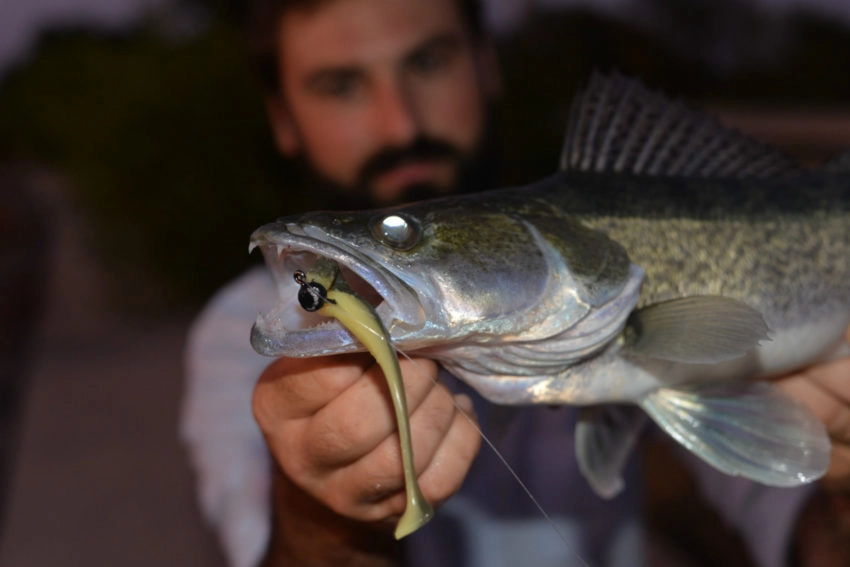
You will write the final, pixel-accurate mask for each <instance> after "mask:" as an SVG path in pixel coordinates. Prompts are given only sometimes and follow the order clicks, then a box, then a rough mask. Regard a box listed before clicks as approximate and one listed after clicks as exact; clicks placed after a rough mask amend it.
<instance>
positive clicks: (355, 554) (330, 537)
mask: <svg viewBox="0 0 850 567" xmlns="http://www.w3.org/2000/svg"><path fill="white" fill-rule="evenodd" d="M273 508H274V520H273V526H272V534H271V541H270V543H269V548H268V551H267V553H266V558H265V560H264V561H263V567H326V566H334V567H336V566H339V565H346V566H350V567H397V566H400V565H401V564H402V559H401V557H402V554H401V545H400V544H399V542H397V541H396V540H395V538H393V536H392V531H391V530H382V529H378V528H376V527H373V526H369V525H364V524H362V523H360V522H355V521H352V520H349V519H347V518H343V517H341V516H339V515H338V514H336V513H335V512H333V511H332V510H329V509H328V508H326V507H325V506H323V505H322V504H320V503H319V502H317V501H316V500H315V499H314V498H313V497H312V496H310V495H309V494H307V493H305V492H304V491H303V490H301V489H300V488H298V487H297V486H295V485H294V484H292V482H291V481H290V480H289V479H288V478H287V477H286V476H284V475H283V474H282V473H280V472H277V473H276V474H275V480H274V506H273Z"/></svg>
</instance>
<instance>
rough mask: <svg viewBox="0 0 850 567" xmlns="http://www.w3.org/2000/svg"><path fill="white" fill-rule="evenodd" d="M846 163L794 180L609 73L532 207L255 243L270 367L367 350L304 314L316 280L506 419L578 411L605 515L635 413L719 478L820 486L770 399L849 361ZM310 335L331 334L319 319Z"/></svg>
mask: <svg viewBox="0 0 850 567" xmlns="http://www.w3.org/2000/svg"><path fill="white" fill-rule="evenodd" d="M848 162H850V160H847V159H844V160H839V161H836V162H835V164H834V165H833V166H832V167H831V168H830V167H827V168H825V169H824V170H820V171H806V170H803V169H802V168H800V167H799V166H797V165H796V164H795V163H794V162H793V161H791V160H790V159H788V158H786V157H784V156H782V155H781V154H779V153H778V152H776V151H774V150H773V149H771V148H768V147H766V146H764V145H762V144H760V143H758V142H755V141H753V140H751V139H749V138H746V137H745V136H743V135H741V134H738V133H736V132H732V131H729V130H727V129H725V128H723V127H722V126H721V125H720V124H719V123H718V122H717V121H716V120H714V119H712V118H710V117H707V116H705V115H704V114H702V113H699V112H697V111H694V110H691V109H690V108H688V107H686V106H685V105H684V104H682V103H680V102H675V101H671V100H670V99H668V98H666V97H665V96H663V95H660V94H658V93H655V92H653V91H650V90H649V89H647V88H645V87H644V86H643V85H642V84H640V83H638V82H635V81H631V80H629V79H626V78H624V77H622V76H620V75H612V76H607V77H603V76H595V77H594V78H593V79H592V80H591V82H590V84H589V86H588V88H587V89H586V90H585V92H584V93H582V94H580V95H579V96H578V97H577V98H576V100H575V103H574V106H573V115H572V118H571V121H570V124H569V127H568V131H567V139H566V143H565V146H564V151H563V154H562V163H561V171H560V172H558V173H557V174H556V175H554V176H552V177H550V178H548V179H544V180H542V181H540V182H538V183H535V184H533V185H530V186H527V187H520V188H513V189H503V190H498V191H490V192H485V193H478V194H472V195H463V196H454V197H447V198H442V199H437V200H431V201H423V202H419V203H414V204H410V205H406V206H400V207H394V208H391V209H383V210H375V211H368V212H338V213H331V212H318V213H309V214H305V215H300V216H294V217H289V218H284V219H280V220H278V221H277V222H274V223H271V224H268V225H265V226H263V227H261V228H259V229H258V230H257V231H255V233H254V234H253V236H252V241H251V242H252V244H251V247H252V248H253V247H259V248H260V249H261V250H262V252H263V254H264V256H265V259H266V263H267V264H268V266H269V267H270V268H271V271H272V273H273V275H274V276H275V278H276V280H277V283H278V287H279V291H280V295H281V298H282V299H281V303H280V304H279V305H278V306H277V307H275V308H274V309H273V310H271V311H270V312H268V313H266V314H264V315H262V316H260V317H259V318H258V320H257V322H256V323H255V325H254V328H253V330H252V335H251V341H252V345H253V346H254V348H255V349H256V350H257V351H258V352H260V353H262V354H266V355H270V356H280V355H284V356H300V357H303V356H321V355H328V354H334V353H340V352H347V351H354V350H363V345H362V344H361V343H360V342H359V341H358V340H357V338H356V337H355V336H354V335H353V334H352V333H351V332H349V330H347V329H346V328H345V327H343V326H340V325H337V324H324V325H318V323H320V321H321V318H320V317H317V316H316V315H315V314H311V313H308V312H307V311H305V310H303V309H301V308H300V307H299V306H298V301H297V297H296V296H297V294H296V293H295V291H294V288H293V286H292V277H293V274H294V273H295V272H296V271H303V272H305V273H309V272H310V270H311V269H312V268H313V267H314V266H315V265H316V263H317V262H320V261H321V262H324V261H330V262H332V263H333V264H334V265H336V266H338V269H339V270H341V275H342V277H343V278H344V280H345V281H346V282H347V285H349V286H350V287H351V288H352V289H354V290H355V291H356V292H357V293H358V294H359V295H360V296H362V297H363V298H364V299H365V300H367V301H369V302H370V304H371V305H373V306H374V311H375V313H376V314H377V316H378V317H379V318H380V321H381V322H382V324H383V325H384V326H385V328H386V331H387V333H388V334H389V336H390V338H391V340H392V343H393V344H394V345H395V346H396V347H397V348H399V349H402V350H404V351H406V352H409V353H416V354H418V355H421V356H428V357H431V358H433V359H436V360H438V361H439V362H440V363H441V364H443V365H444V366H445V367H446V368H447V369H448V370H449V371H451V372H452V373H453V374H455V375H456V376H458V377H459V378H461V379H462V380H464V381H466V382H467V383H469V384H470V385H472V386H473V387H474V388H475V389H477V390H478V391H479V392H480V393H481V394H482V395H483V396H484V397H486V398H488V399H489V400H491V401H493V402H496V403H500V404H548V405H552V404H577V405H582V406H588V407H586V408H585V409H584V410H583V411H582V412H581V416H580V419H579V424H578V425H577V428H576V450H577V456H578V459H579V463H580V466H581V468H582V472H583V473H584V474H585V476H586V477H587V478H588V480H589V482H590V484H591V485H592V486H593V487H594V489H595V490H596V491H597V492H598V493H599V494H601V495H603V496H607V497H610V496H613V495H614V494H616V493H617V492H618V491H619V490H620V488H621V484H622V483H621V476H620V469H621V467H622V465H623V463H624V462H625V459H626V457H627V455H628V453H629V452H630V450H631V449H632V447H633V445H634V443H635V442H636V439H637V437H638V432H639V431H640V428H641V426H642V425H643V424H644V422H645V420H646V415H647V414H648V415H649V416H650V417H651V418H652V419H653V420H654V421H655V422H656V423H657V424H658V425H659V426H660V427H661V428H662V429H664V430H665V431H666V432H667V433H669V434H670V435H671V436H673V437H674V438H675V439H676V440H677V441H679V442H680V443H681V444H682V445H684V446H685V447H687V448H688V449H690V450H691V451H693V452H694V453H695V454H697V455H699V456H700V457H702V458H703V459H705V460H706V461H708V462H709V463H711V464H712V465H714V466H715V467H717V468H718V469H720V470H721V471H724V472H726V473H728V474H732V475H742V476H745V477H747V478H751V479H754V480H756V481H759V482H762V483H765V484H770V485H775V486H794V485H798V484H802V483H806V482H810V481H812V480H814V479H816V478H818V477H819V476H821V475H822V474H823V473H824V471H825V470H826V468H827V466H828V461H829V451H830V444H829V440H828V438H827V436H826V433H825V431H824V428H823V426H822V424H821V423H820V422H819V421H818V420H817V418H815V417H814V416H813V415H812V414H810V413H809V412H808V411H807V410H805V409H804V408H802V407H800V406H798V405H797V404H796V403H794V402H792V401H790V400H788V399H787V398H785V397H783V396H782V395H780V394H779V393H777V392H776V391H775V390H774V389H773V388H772V387H771V386H770V385H769V384H767V383H766V382H764V381H754V380H750V379H751V378H754V377H768V376H771V375H775V374H779V373H782V372H787V371H790V370H793V369H795V368H799V367H801V366H804V365H807V364H810V363H813V362H816V361H820V360H826V359H828V358H830V357H834V356H838V355H839V354H842V353H845V352H846V350H847V348H848V347H847V344H846V343H845V342H844V340H843V333H844V330H845V329H846V328H847V327H848V325H850V231H848V226H850V166H848ZM325 321H326V319H325Z"/></svg>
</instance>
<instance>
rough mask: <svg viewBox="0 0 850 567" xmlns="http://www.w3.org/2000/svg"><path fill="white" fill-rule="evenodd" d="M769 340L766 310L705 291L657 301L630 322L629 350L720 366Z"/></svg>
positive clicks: (630, 352) (635, 313)
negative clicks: (705, 292)
mask: <svg viewBox="0 0 850 567" xmlns="http://www.w3.org/2000/svg"><path fill="white" fill-rule="evenodd" d="M767 339H769V336H768V328H767V324H766V323H765V321H764V318H763V317H762V315H761V313H759V312H758V311H757V310H755V309H753V308H752V307H750V306H748V305H747V304H745V303H742V302H740V301H737V300H735V299H729V298H726V297H721V296H715V295H701V296H693V297H684V298H681V299H673V300H670V301H664V302H661V303H655V304H653V305H650V306H648V307H645V308H643V309H639V310H637V311H635V312H634V313H633V314H632V315H631V316H630V317H629V320H628V322H627V324H626V330H625V344H624V346H623V353H624V354H636V355H641V356H647V357H650V358H658V359H662V360H670V361H674V362H684V363H688V364H714V363H718V362H723V361H725V360H732V359H734V358H739V357H741V356H744V355H745V354H746V353H747V352H748V351H749V350H750V349H752V348H753V347H756V346H758V344H759V342H760V341H762V340H767Z"/></svg>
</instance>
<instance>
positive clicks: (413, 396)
mask: <svg viewBox="0 0 850 567" xmlns="http://www.w3.org/2000/svg"><path fill="white" fill-rule="evenodd" d="M400 363H401V369H402V374H403V376H404V385H405V390H406V395H407V403H408V409H409V411H410V423H411V430H412V435H413V451H414V457H415V464H416V473H417V475H418V478H419V484H420V487H421V489H422V492H423V494H424V495H425V498H426V499H427V500H428V501H429V502H431V503H432V504H434V505H438V504H439V503H441V502H442V501H444V500H445V499H446V498H448V497H449V496H451V495H452V494H453V493H454V492H455V491H457V490H458V489H459V488H460V485H461V483H462V482H463V479H464V477H465V476H466V473H467V471H468V470H469V467H470V465H471V464H472V460H473V459H474V457H475V455H476V454H477V452H478V448H479V446H480V437H479V434H478V432H477V430H476V429H475V428H474V427H473V425H472V424H471V423H470V422H469V421H468V420H467V419H466V418H465V417H464V416H463V415H462V414H461V413H460V412H459V411H457V408H456V407H455V405H454V403H453V398H452V395H451V393H450V392H449V391H448V390H447V389H446V388H445V387H443V386H440V385H438V384H437V383H436V382H435V379H436V376H437V366H436V364H435V363H434V362H433V361H430V360H427V359H414V360H412V361H411V360H401V361H400ZM456 401H457V403H458V404H459V405H460V406H461V407H463V408H464V410H465V411H466V412H467V413H471V402H470V401H469V399H468V398H466V397H465V396H458V397H457V398H456ZM253 409H254V415H255V417H256V419H257V422H258V423H259V425H260V428H261V429H262V431H263V434H264V435H265V438H266V443H267V444H268V446H269V449H270V451H271V453H272V456H273V457H274V459H275V461H276V463H277V465H278V466H279V469H280V470H279V474H278V478H277V480H276V496H275V516H276V522H275V524H276V525H275V530H274V533H273V536H272V546H271V549H270V553H271V555H275V554H276V553H280V552H279V551H277V552H276V551H275V547H276V546H277V547H281V548H282V549H285V551H286V553H284V555H288V556H289V557H292V556H294V557H295V558H297V559H298V560H299V561H300V563H298V564H299V565H306V564H311V565H323V564H325V563H327V564H330V563H331V562H338V561H340V560H343V559H344V560H345V561H346V562H347V563H353V562H356V561H357V560H360V564H364V565H372V564H381V563H380V562H379V561H378V562H375V561H372V560H371V559H368V558H369V557H373V556H374V555H375V554H378V555H387V547H390V548H392V547H393V546H391V545H389V546H388V545H387V536H389V534H390V530H391V528H392V527H393V524H394V521H395V520H396V519H397V516H398V515H400V514H401V512H402V511H403V510H404V507H405V503H406V500H405V495H404V480H403V477H402V469H401V453H400V449H399V440H398V435H397V433H396V420H395V414H394V413H393V410H392V405H391V402H390V399H389V393H388V389H387V385H386V382H385V380H384V376H383V374H382V372H381V370H380V368H379V367H378V366H377V365H376V364H375V362H374V359H373V358H372V357H371V356H370V355H368V354H348V355H339V356H333V357H326V358H311V359H288V358H284V359H280V360H278V361H276V362H275V363H273V364H272V365H271V366H269V368H268V369H267V370H266V371H265V372H264V373H263V375H262V376H261V378H260V381H259V383H258V384H257V386H256V388H255V390H254V398H253ZM305 525H310V526H312V528H311V529H309V530H306V529H297V530H296V529H295V528H298V527H299V526H300V527H303V526H305ZM364 531H365V532H364ZM364 533H369V534H371V535H369V536H368V537H365V538H364ZM389 537H391V536H389ZM311 539H312V540H315V541H312V542H310V541H308V540H311ZM364 541H374V546H372V547H373V548H374V549H362V547H363V542H364ZM331 543H332V545H333V547H334V548H335V550H334V554H335V555H334V557H327V558H326V559H327V561H325V560H324V559H321V557H323V553H325V552H326V551H327V549H328V548H329V546H330V545H331ZM346 547H349V548H350V549H348V550H347V551H346V550H345V549H344V548H346ZM349 552H350V554H349V555H347V556H346V555H345V554H346V553H349ZM340 554H342V555H340Z"/></svg>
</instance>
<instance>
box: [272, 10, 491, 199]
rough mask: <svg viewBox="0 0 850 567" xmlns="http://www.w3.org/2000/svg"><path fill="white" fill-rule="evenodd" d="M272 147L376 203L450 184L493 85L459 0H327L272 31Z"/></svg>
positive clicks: (478, 133) (487, 56)
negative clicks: (277, 91)
mask: <svg viewBox="0 0 850 567" xmlns="http://www.w3.org/2000/svg"><path fill="white" fill-rule="evenodd" d="M278 61H279V69H280V78H281V85H280V86H281V95H280V97H279V98H275V99H272V100H270V101H269V109H270V111H271V112H270V114H271V117H272V123H273V128H274V131H275V137H276V140H277V143H278V147H279V148H280V149H281V150H282V151H283V152H284V153H285V154H287V155H290V156H296V155H303V156H304V157H306V159H307V161H308V162H309V164H310V165H311V166H312V168H313V169H314V170H315V171H316V173H318V174H319V176H321V177H323V178H324V179H326V180H328V181H330V182H331V183H333V184H334V185H337V186H339V187H340V188H341V189H343V190H346V191H348V192H351V193H359V194H361V196H364V197H366V198H368V199H369V200H371V201H372V202H374V203H375V204H378V205H382V204H387V203H392V202H397V201H399V200H401V199H403V198H405V196H406V195H407V193H408V192H409V191H411V190H413V189H417V190H421V189H422V188H423V187H424V188H427V189H428V190H431V191H434V192H436V193H445V192H448V191H451V190H452V189H453V188H454V185H455V184H456V183H457V181H458V178H459V174H460V172H461V169H462V167H463V166H464V165H465V164H468V163H469V162H470V161H472V159H473V158H474V157H475V155H476V153H477V150H478V149H479V147H480V145H481V141H482V140H481V138H482V136H483V133H484V129H485V121H486V117H487V102H488V100H489V99H490V98H491V97H492V96H493V95H494V94H495V93H496V91H497V89H498V77H497V70H496V68H495V62H494V61H493V59H492V55H491V53H490V52H489V51H488V50H487V48H485V47H482V46H481V45H479V44H478V43H477V42H475V41H474V40H473V38H472V37H471V36H470V33H469V30H468V29H467V27H466V25H465V23H464V21H463V19H462V17H461V15H460V12H459V11H458V8H457V6H456V0H333V1H330V2H327V3H325V4H321V5H320V6H319V7H317V8H315V9H312V10H290V11H289V12H287V13H286V14H284V16H283V18H282V21H281V23H280V27H279V35H278Z"/></svg>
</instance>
